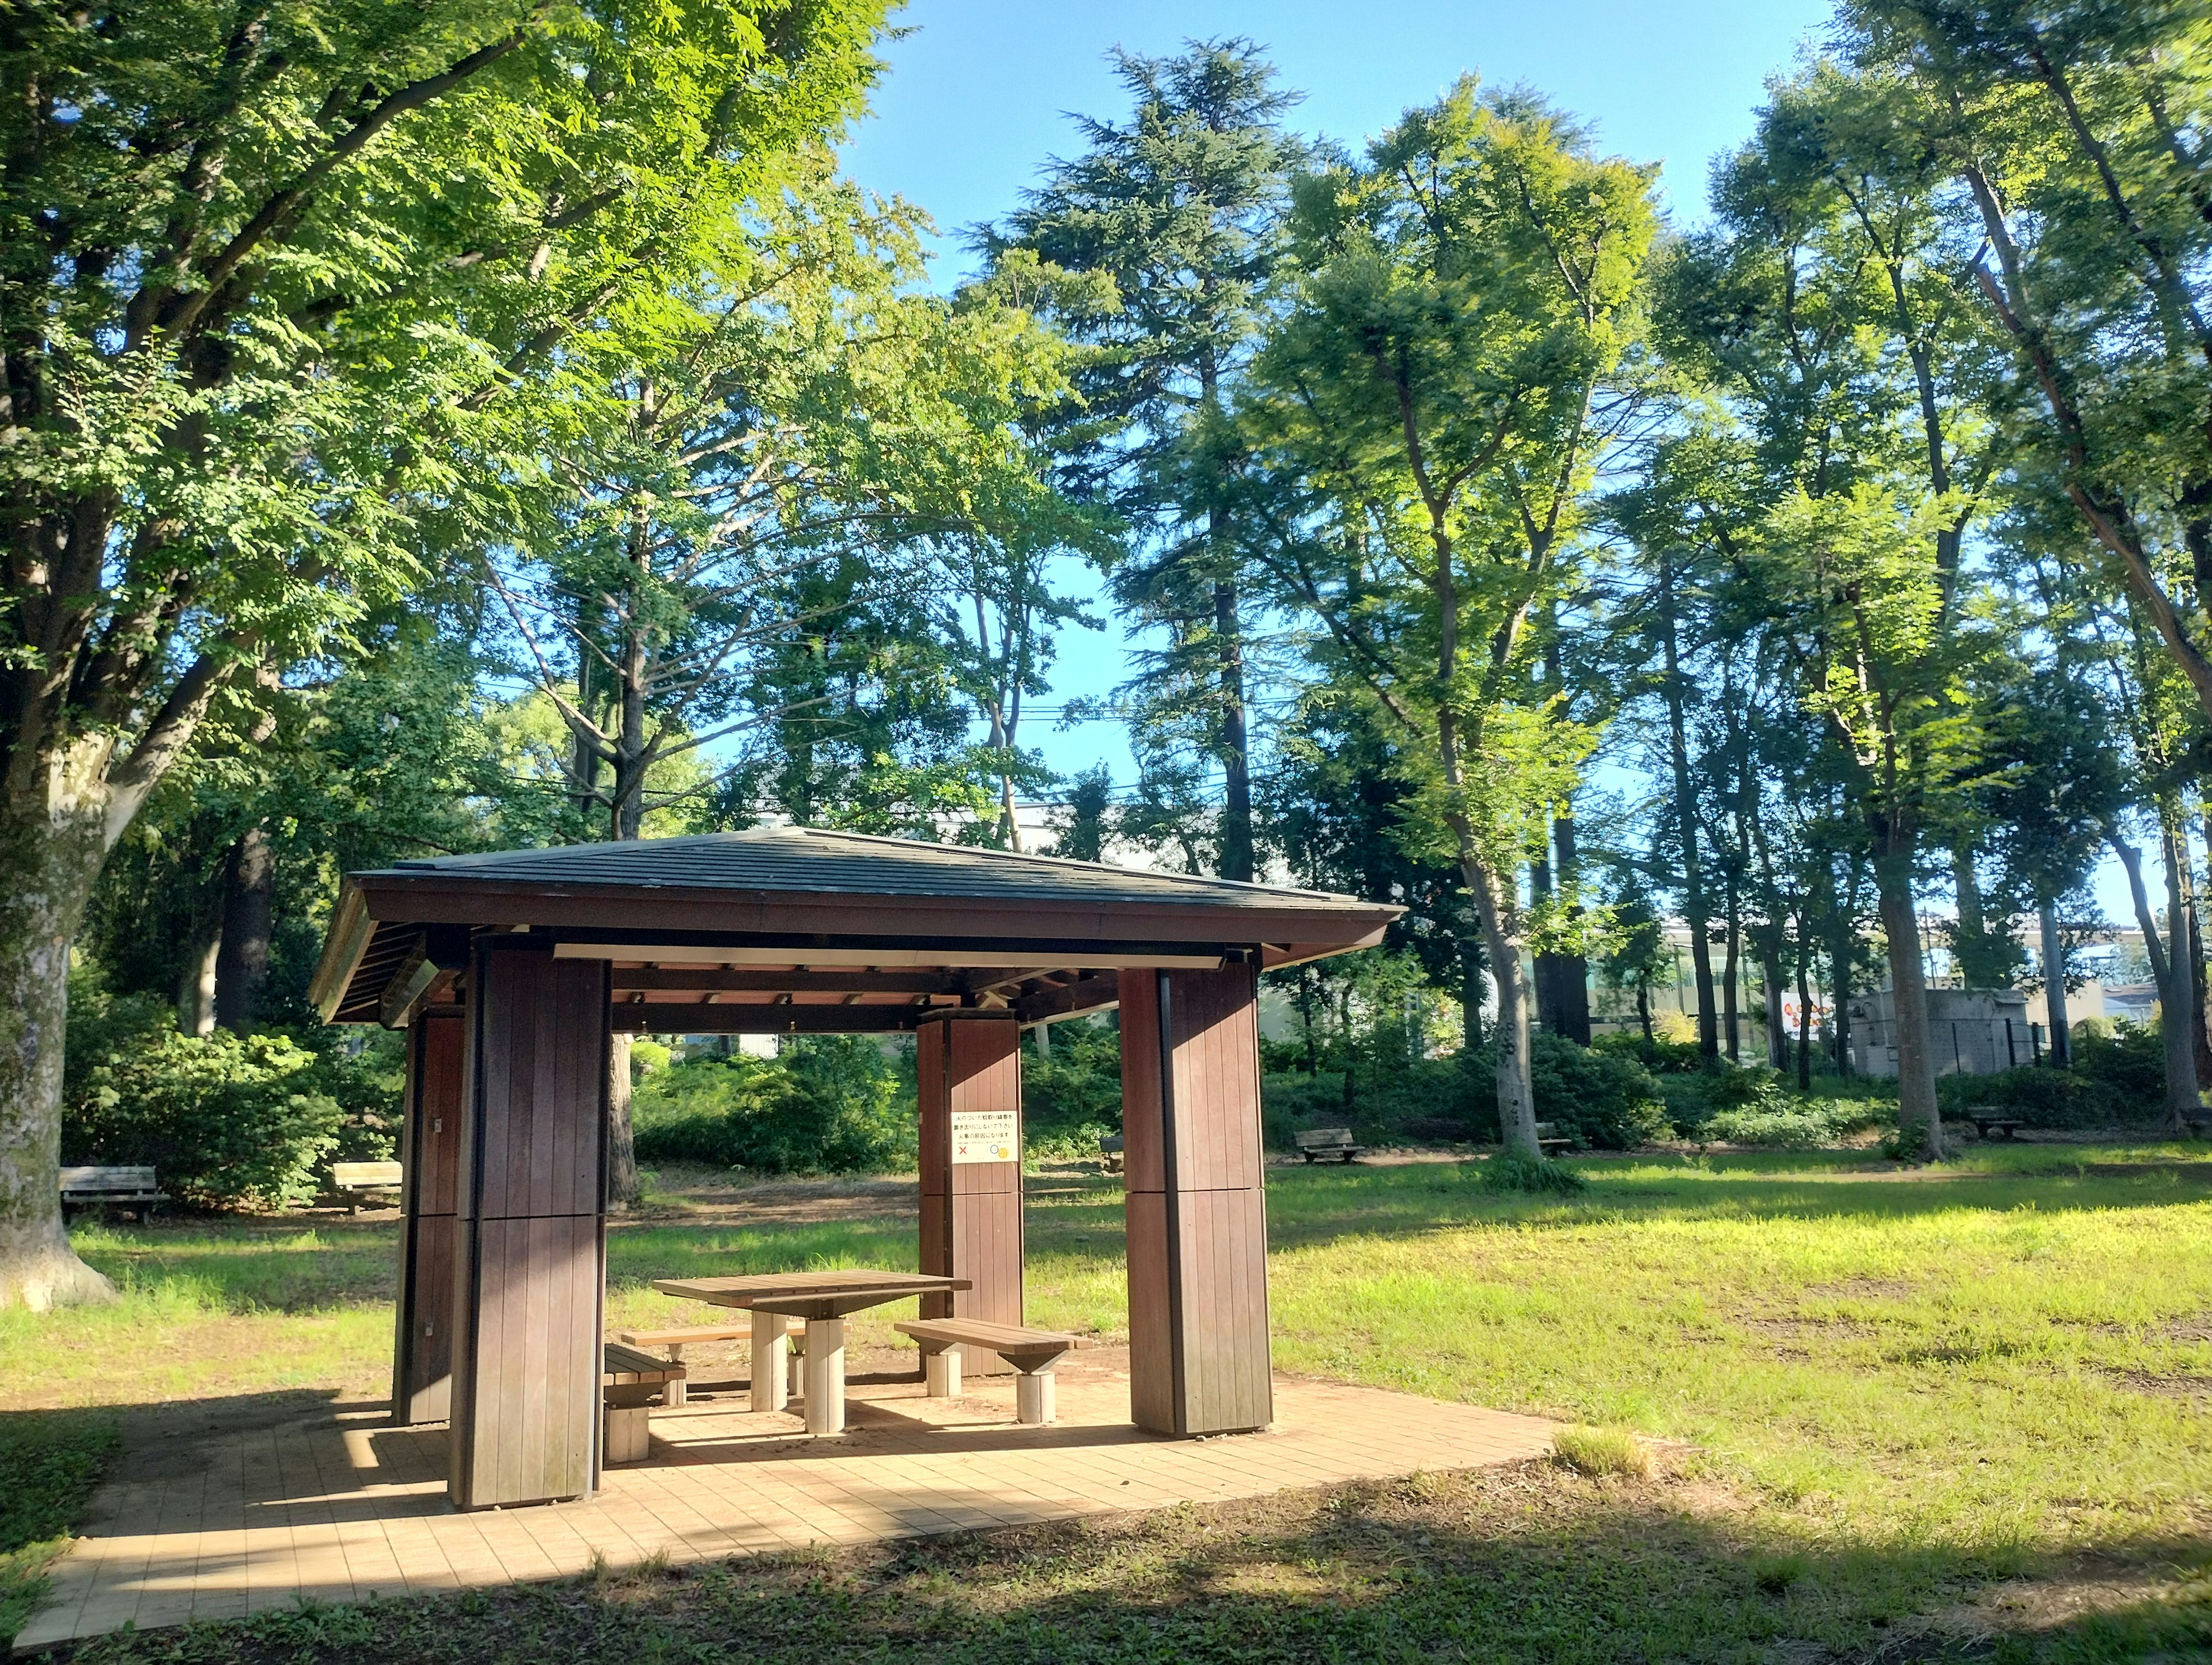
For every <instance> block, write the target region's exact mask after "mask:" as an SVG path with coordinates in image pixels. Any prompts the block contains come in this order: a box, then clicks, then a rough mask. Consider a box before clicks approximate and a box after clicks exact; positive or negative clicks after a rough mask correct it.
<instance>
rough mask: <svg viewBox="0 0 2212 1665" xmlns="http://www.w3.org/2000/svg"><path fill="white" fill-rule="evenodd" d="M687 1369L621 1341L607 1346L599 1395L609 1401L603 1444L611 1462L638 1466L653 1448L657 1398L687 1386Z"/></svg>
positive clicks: (606, 1455)
mask: <svg viewBox="0 0 2212 1665" xmlns="http://www.w3.org/2000/svg"><path fill="white" fill-rule="evenodd" d="M683 1383H684V1366H683V1365H681V1364H673V1363H671V1362H670V1361H669V1360H667V1359H665V1358H654V1357H653V1355H652V1354H651V1353H649V1352H641V1351H639V1350H638V1349H637V1348H635V1347H626V1346H623V1344H622V1343H621V1342H619V1341H610V1342H607V1343H606V1344H605V1355H604V1357H603V1358H602V1359H601V1362H600V1376H599V1391H600V1393H601V1394H602V1395H603V1396H604V1397H605V1401H606V1437H605V1441H604V1443H603V1447H602V1449H603V1451H604V1454H605V1460H606V1461H609V1462H637V1461H641V1460H642V1459H643V1457H644V1456H645V1454H646V1453H647V1450H648V1449H651V1447H652V1444H653V1434H652V1430H651V1426H650V1423H651V1419H652V1415H653V1413H652V1411H651V1409H650V1408H649V1407H651V1405H652V1403H653V1395H655V1394H660V1395H663V1397H664V1398H665V1395H666V1394H667V1391H668V1390H669V1389H672V1388H681V1387H682V1386H683Z"/></svg>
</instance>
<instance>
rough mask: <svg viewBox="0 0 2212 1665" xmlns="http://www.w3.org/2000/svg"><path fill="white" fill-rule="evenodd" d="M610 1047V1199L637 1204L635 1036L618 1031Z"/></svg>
mask: <svg viewBox="0 0 2212 1665" xmlns="http://www.w3.org/2000/svg"><path fill="white" fill-rule="evenodd" d="M609 1038H610V1040H611V1045H610V1046H609V1047H608V1048H607V1200H608V1201H609V1202H611V1204H613V1205H614V1206H616V1207H617V1208H624V1209H626V1208H629V1207H631V1206H634V1205H635V1203H636V1202H637V1200H638V1198H639V1196H640V1194H641V1191H640V1188H639V1186H638V1182H637V1141H636V1139H635V1135H634V1133H633V1132H632V1129H631V1123H630V1115H629V1100H630V1079H629V1056H630V1042H632V1040H633V1039H635V1037H634V1036H629V1035H626V1034H619V1033H618V1034H616V1035H614V1036H610V1037H609Z"/></svg>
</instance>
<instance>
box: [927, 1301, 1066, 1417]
mask: <svg viewBox="0 0 2212 1665" xmlns="http://www.w3.org/2000/svg"><path fill="white" fill-rule="evenodd" d="M891 1328H893V1329H895V1330H896V1331H898V1332H899V1334H902V1335H911V1336H912V1337H914V1339H915V1340H916V1341H917V1342H919V1343H920V1344H921V1357H922V1374H923V1377H924V1380H925V1382H926V1384H927V1391H928V1393H929V1395H930V1397H931V1398H933V1399H957V1398H958V1397H959V1395H960V1355H959V1354H958V1353H957V1352H955V1351H953V1350H954V1349H955V1348H956V1347H960V1346H971V1347H988V1348H989V1349H990V1350H991V1351H992V1352H995V1353H996V1354H998V1355H999V1357H1000V1358H1003V1359H1005V1360H1006V1363H1008V1364H1012V1366H1013V1367H1014V1370H1015V1376H1014V1420H1015V1421H1017V1422H1026V1423H1030V1424H1031V1425H1042V1424H1044V1423H1048V1422H1050V1421H1051V1420H1053V1419H1054V1417H1055V1416H1057V1415H1058V1414H1059V1412H1058V1408H1057V1407H1056V1405H1055V1403H1054V1393H1053V1378H1052V1369H1053V1366H1054V1365H1055V1364H1059V1363H1060V1355H1061V1354H1063V1353H1066V1352H1071V1351H1073V1349H1075V1348H1077V1347H1089V1346H1096V1345H1097V1343H1095V1342H1093V1341H1091V1340H1090V1339H1089V1338H1088V1337H1086V1336H1081V1335H1066V1334H1062V1333H1061V1332H1060V1331H1058V1330H1033V1329H1028V1328H1024V1327H1023V1326H1022V1325H1019V1324H991V1323H986V1322H984V1321H983V1320H981V1319H980V1318H915V1319H908V1320H907V1321H906V1322H902V1323H897V1324H894V1325H892V1326H891Z"/></svg>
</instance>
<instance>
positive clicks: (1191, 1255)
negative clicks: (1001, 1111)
mask: <svg viewBox="0 0 2212 1665" xmlns="http://www.w3.org/2000/svg"><path fill="white" fill-rule="evenodd" d="M1257 992H1258V991H1257V986H1256V974H1255V969H1254V968H1253V967H1251V966H1249V965H1232V966H1229V967H1225V969H1222V970H1219V971H1147V970H1139V969H1129V970H1125V971H1123V972H1122V973H1121V1133H1122V1139H1123V1141H1124V1149H1123V1183H1124V1185H1125V1187H1126V1188H1127V1218H1128V1238H1129V1407H1130V1412H1131V1414H1132V1415H1133V1418H1134V1419H1135V1420H1136V1423H1137V1425H1138V1426H1139V1427H1140V1428H1150V1429H1152V1430H1154V1431H1158V1432H1160V1433H1171V1434H1221V1433H1234V1432H1238V1431H1243V1430H1245V1429H1249V1428H1264V1427H1266V1426H1267V1424H1268V1423H1269V1422H1270V1421H1272V1420H1273V1418H1274V1382H1273V1375H1272V1372H1271V1367H1270V1363H1269V1359H1268V1355H1267V1202H1266V1197H1265V1193H1264V1192H1263V1190H1262V1189H1261V1174H1262V1161H1261V1145H1260V1030H1259V1009H1258V1000H1257Z"/></svg>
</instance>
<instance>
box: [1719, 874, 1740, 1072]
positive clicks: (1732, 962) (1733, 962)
mask: <svg viewBox="0 0 2212 1665" xmlns="http://www.w3.org/2000/svg"><path fill="white" fill-rule="evenodd" d="M1721 963H1722V966H1723V970H1722V973H1721V1029H1722V1033H1723V1036H1725V1039H1726V1044H1727V1047H1728V1055H1729V1062H1730V1063H1731V1064H1735V1063H1741V1061H1742V1060H1743V1043H1742V1041H1741V1038H1740V1031H1739V1030H1738V1027H1737V1022H1736V1010H1735V994H1736V987H1735V986H1736V980H1737V977H1738V976H1739V975H1740V972H1739V969H1738V968H1739V967H1741V964H1742V963H1743V921H1742V919H1741V916H1740V913H1739V910H1738V908H1737V905H1736V894H1735V885H1733V884H1731V885H1729V895H1728V951H1727V954H1726V956H1725V957H1723V960H1722V962H1721Z"/></svg>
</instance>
